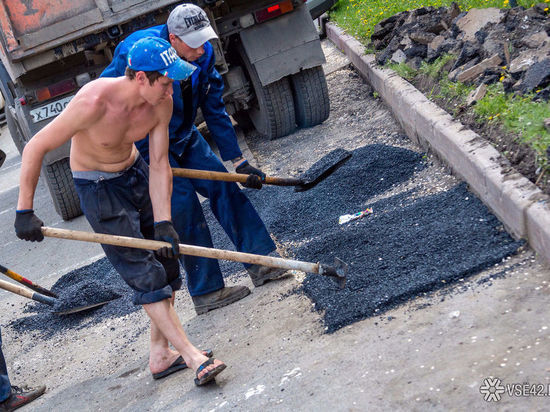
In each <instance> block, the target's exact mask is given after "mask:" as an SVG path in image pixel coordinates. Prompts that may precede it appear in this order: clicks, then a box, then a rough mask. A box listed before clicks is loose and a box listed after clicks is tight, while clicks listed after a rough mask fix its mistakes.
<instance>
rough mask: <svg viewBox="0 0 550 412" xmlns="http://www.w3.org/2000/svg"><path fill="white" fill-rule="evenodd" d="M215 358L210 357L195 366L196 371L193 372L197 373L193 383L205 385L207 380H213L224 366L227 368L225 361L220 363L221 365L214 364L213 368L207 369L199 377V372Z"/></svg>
mask: <svg viewBox="0 0 550 412" xmlns="http://www.w3.org/2000/svg"><path fill="white" fill-rule="evenodd" d="M215 360H216V359H214V358H210V359H208V360H207V361H206V362H204V363H203V364H202V365H201V366H199V367H198V368H197V372H196V373H195V375H197V377H196V378H195V385H197V386H202V385H205V384H207V383H208V382H210V381H212V380H214V378H215V377H216V376H217V375H218V374H219V373H220V372H221V371H223V370H224V369H225V368H227V365H226V364H225V363H222V364H221V365H218V366H216V367H215V368H214V369H212V370H211V371H208V372H206V373H205V374H204V375H202V377H201V378H200V379H199V373H200V372H201V371H202V370H203V369H204V368H206V367H208V365H212V364H213V363H214V361H215Z"/></svg>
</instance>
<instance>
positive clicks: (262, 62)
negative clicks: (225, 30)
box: [240, 7, 325, 86]
mask: <svg viewBox="0 0 550 412" xmlns="http://www.w3.org/2000/svg"><path fill="white" fill-rule="evenodd" d="M240 36H241V40H242V44H243V47H244V49H245V51H246V54H247V56H248V58H249V59H250V62H251V63H252V64H253V65H254V67H255V68H256V71H257V72H258V76H259V78H260V82H261V83H262V85H263V86H266V85H268V84H270V83H273V82H275V81H277V80H280V79H282V78H283V77H286V76H288V75H289V74H294V73H298V72H299V71H300V70H304V69H310V68H312V67H316V66H320V65H322V64H323V63H325V55H324V54H323V50H322V48H321V42H320V41H319V34H318V33H317V30H316V29H315V26H314V25H313V23H312V21H311V16H310V14H309V12H308V10H307V8H306V7H300V8H298V9H297V10H296V12H294V13H290V14H287V15H284V16H281V17H279V18H277V19H275V20H272V21H268V22H266V23H263V24H258V25H255V26H252V27H250V28H248V29H245V30H243V31H241V33H240Z"/></svg>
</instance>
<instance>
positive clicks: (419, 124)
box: [326, 23, 550, 263]
mask: <svg viewBox="0 0 550 412" xmlns="http://www.w3.org/2000/svg"><path fill="white" fill-rule="evenodd" d="M326 29H327V36H328V38H329V39H330V40H331V41H332V42H333V43H334V44H335V45H336V46H337V47H338V48H339V49H340V50H342V51H343V52H344V53H345V54H346V55H347V57H348V58H349V59H350V61H351V62H352V64H353V65H354V66H355V67H356V69H357V70H358V71H359V72H360V73H361V74H362V75H363V77H365V79H366V80H367V81H368V82H369V84H370V85H371V86H372V87H373V88H374V89H375V90H376V91H377V92H378V94H379V95H380V97H381V98H382V99H383V100H384V102H385V103H386V104H387V105H388V106H389V107H390V108H391V110H392V112H393V114H394V116H395V117H396V119H397V120H398V121H399V123H400V124H401V126H402V127H403V129H404V130H405V133H407V135H408V136H409V138H410V139H411V140H413V141H414V142H415V143H417V144H419V145H420V146H421V147H423V148H425V149H428V150H430V151H432V152H434V153H435V154H436V155H437V156H438V157H439V158H440V159H441V160H442V161H444V162H445V163H446V164H448V165H449V166H450V167H451V169H452V170H453V172H454V173H456V174H457V175H458V176H459V177H461V178H462V179H463V180H465V181H466V182H467V183H468V184H469V185H470V189H471V190H472V191H473V192H474V193H475V194H476V195H477V196H479V198H480V199H481V200H482V201H483V203H485V205H487V206H488V207H489V208H490V209H491V210H492V212H493V213H494V214H495V215H496V216H497V217H498V218H499V219H500V221H501V222H502V223H503V224H504V225H505V226H506V228H507V229H508V231H509V232H510V233H511V234H512V235H514V236H515V237H517V238H524V239H527V240H528V242H529V244H530V246H531V247H532V248H533V249H534V250H535V251H536V252H537V253H539V254H540V255H541V256H542V258H543V259H544V260H545V261H546V262H547V263H550V201H549V199H550V198H549V197H548V196H547V195H545V194H544V193H542V191H541V190H540V189H538V188H537V187H536V186H535V185H534V184H533V183H531V182H530V181H529V180H527V178H525V177H524V176H523V175H521V174H519V173H517V172H516V171H514V170H513V169H512V170H511V171H506V170H505V169H504V168H503V166H502V165H503V164H506V161H505V159H504V157H502V156H501V154H500V153H499V152H498V151H497V150H496V149H495V148H493V146H491V145H490V144H489V143H488V142H487V141H486V140H484V139H483V138H481V137H480V136H479V135H478V134H477V133H474V132H473V131H472V130H469V129H467V128H465V127H464V126H463V125H462V124H460V123H459V122H456V121H454V120H453V118H452V117H451V116H450V115H449V114H448V113H447V112H445V111H444V110H442V109H441V108H439V107H438V106H437V105H436V104H434V103H432V102H430V101H429V100H428V99H427V98H426V97H425V96H424V95H423V94H422V93H421V92H420V91H418V90H417V89H416V88H415V87H414V86H412V85H411V84H410V83H408V82H407V81H406V80H404V79H402V78H401V77H399V76H398V75H397V74H396V73H395V72H393V71H392V70H389V69H382V68H380V67H379V66H377V65H376V62H375V59H374V56H373V55H365V54H364V46H363V45H362V44H361V43H359V41H357V40H356V39H354V38H353V37H351V36H349V35H347V34H345V33H344V32H343V31H342V30H341V29H340V28H338V27H336V26H335V25H334V24H331V23H328V24H327V26H326Z"/></svg>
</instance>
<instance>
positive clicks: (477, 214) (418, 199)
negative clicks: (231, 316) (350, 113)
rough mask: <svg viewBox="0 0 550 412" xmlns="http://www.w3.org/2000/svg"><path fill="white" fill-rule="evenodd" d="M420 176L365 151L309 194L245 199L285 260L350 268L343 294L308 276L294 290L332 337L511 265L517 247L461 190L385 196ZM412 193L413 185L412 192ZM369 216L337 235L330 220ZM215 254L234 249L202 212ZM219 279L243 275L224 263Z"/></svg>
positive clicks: (415, 165) (391, 155)
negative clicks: (427, 295) (418, 298)
mask: <svg viewBox="0 0 550 412" xmlns="http://www.w3.org/2000/svg"><path fill="white" fill-rule="evenodd" d="M425 167H426V165H425V163H424V160H423V157H422V155H421V154H418V153H415V152H412V151H410V150H407V149H402V148H398V147H393V146H386V145H369V146H364V147H362V148H360V149H357V150H355V151H354V152H353V156H352V158H351V159H350V160H349V161H348V162H346V163H345V164H344V165H343V166H342V167H341V168H340V169H338V170H337V171H336V172H334V174H333V175H331V176H330V177H329V178H327V179H326V180H325V181H323V182H322V183H320V184H319V185H317V186H316V187H314V188H312V189H310V190H308V191H306V192H301V193H295V192H293V191H291V190H288V189H285V188H274V187H264V188H262V189H261V190H259V191H252V190H248V191H247V195H248V196H249V198H250V199H251V201H252V202H253V203H254V205H255V207H256V209H257V210H258V211H259V212H260V215H261V216H262V218H263V220H264V222H265V224H266V225H267V227H268V229H269V230H270V232H271V233H272V234H273V235H274V237H275V238H276V239H277V241H278V242H279V243H281V244H283V245H284V246H285V250H287V252H289V253H290V254H291V255H292V256H288V257H292V258H296V259H299V260H305V261H310V262H317V261H321V262H323V263H328V264H331V263H332V261H333V259H334V257H338V258H340V259H342V260H343V261H345V262H346V263H347V264H348V265H349V272H348V280H347V284H346V287H345V288H344V289H343V290H341V289H339V288H338V286H337V285H336V283H335V282H334V281H333V280H331V279H329V278H325V277H323V276H319V275H315V274H308V275H307V276H306V278H305V280H304V282H303V285H302V287H301V288H300V289H299V290H300V291H301V292H303V293H305V294H306V295H307V296H308V297H309V298H310V299H311V300H312V301H313V302H314V304H315V309H316V310H318V311H320V312H321V313H323V316H324V318H323V319H324V323H325V329H326V330H327V332H334V331H336V330H338V329H340V328H342V327H344V326H346V325H349V324H351V323H353V322H356V321H358V320H361V319H364V318H366V317H369V316H373V315H379V314H381V313H383V312H384V311H386V310H388V309H390V308H392V307H394V306H396V305H398V304H400V303H403V302H405V301H408V300H410V299H413V298H414V297H416V296H418V295H419V294H423V293H426V292H430V291H434V290H436V289H439V288H442V287H445V286H448V285H450V284H452V283H453V282H456V281H458V280H460V279H464V278H466V277H468V276H471V275H473V274H476V273H478V272H480V271H482V270H484V269H486V268H488V267H490V266H492V265H494V264H496V263H498V262H500V261H501V260H502V259H503V258H505V257H507V256H510V255H511V254H513V253H514V252H516V251H517V249H518V248H519V247H520V246H521V245H522V244H523V241H515V240H514V239H513V238H511V237H510V236H509V235H508V233H507V232H506V231H505V230H504V228H503V227H502V225H501V223H500V222H499V221H498V219H497V218H496V217H495V216H494V215H492V214H491V213H490V212H489V211H488V209H487V208H486V207H485V206H484V205H483V204H482V203H481V201H480V200H479V199H477V197H475V196H474V195H473V194H472V193H471V192H469V191H468V190H467V188H466V185H465V184H459V185H457V186H455V187H453V188H451V189H450V190H447V191H445V192H441V193H438V194H435V195H429V196H422V194H421V193H419V191H418V190H416V189H414V188H413V189H410V190H407V191H405V192H401V193H399V194H395V195H391V194H388V196H387V197H384V194H385V193H386V192H389V191H390V189H392V188H394V187H395V186H397V185H400V184H403V183H407V182H409V183H410V182H411V181H414V177H415V174H416V173H418V172H420V171H421V170H422V169H424V168H425ZM413 186H414V185H413ZM367 207H368V208H372V214H370V215H366V216H364V217H362V218H361V219H358V220H355V221H352V222H350V223H347V224H343V225H339V223H338V218H339V216H341V215H344V214H353V213H356V212H360V211H362V210H365V209H366V208H367ZM206 209H208V208H205V212H206V215H207V220H208V221H209V226H210V227H211V228H212V232H213V237H214V241H215V244H216V246H217V247H221V248H232V245H231V244H230V243H229V241H228V240H227V237H226V236H225V235H224V234H223V232H222V231H221V230H220V229H219V225H217V224H215V223H213V219H214V218H213V216H212V214H211V213H210V212H209V211H208V210H206ZM222 269H223V270H224V271H225V272H227V271H229V272H230V273H231V272H235V271H239V270H242V267H239V266H238V264H235V263H223V264H222Z"/></svg>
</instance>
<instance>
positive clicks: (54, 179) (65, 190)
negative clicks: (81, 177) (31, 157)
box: [43, 158, 82, 220]
mask: <svg viewBox="0 0 550 412" xmlns="http://www.w3.org/2000/svg"><path fill="white" fill-rule="evenodd" d="M43 170H44V172H45V174H46V176H45V177H46V183H47V184H48V188H49V189H50V193H51V195H52V199H53V203H54V206H55V210H56V212H57V213H58V214H59V216H61V217H62V218H63V220H70V219H72V218H74V217H77V216H80V215H81V214H82V210H81V209H80V199H79V198H78V194H77V193H76V189H75V187H74V182H73V176H72V174H71V168H70V166H69V159H68V158H65V159H61V160H58V161H57V162H55V163H53V164H51V165H48V166H45V167H44V168H43Z"/></svg>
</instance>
